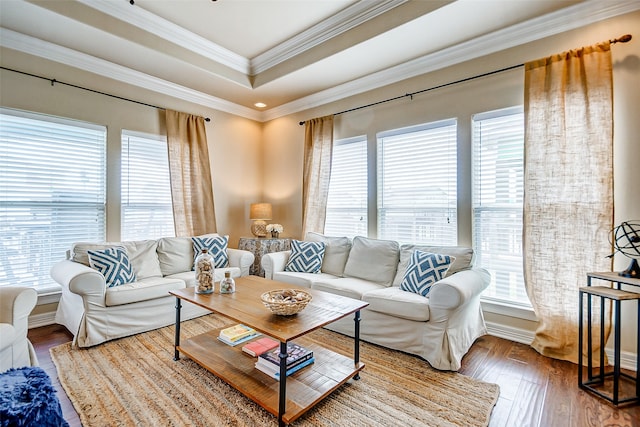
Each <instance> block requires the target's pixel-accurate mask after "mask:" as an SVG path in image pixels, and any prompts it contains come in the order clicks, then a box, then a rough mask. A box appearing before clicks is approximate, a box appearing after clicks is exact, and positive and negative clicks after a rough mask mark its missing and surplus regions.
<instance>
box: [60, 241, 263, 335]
mask: <svg viewBox="0 0 640 427" xmlns="http://www.w3.org/2000/svg"><path fill="white" fill-rule="evenodd" d="M211 236H217V234H210V235H206V236H202V237H211ZM113 246H121V247H124V248H125V249H126V252H127V254H128V256H129V259H130V261H131V266H132V267H133V270H134V272H135V273H136V281H135V282H133V283H127V284H123V285H119V286H115V287H108V286H107V283H106V281H105V277H104V275H103V274H102V273H100V272H98V271H97V270H94V269H93V268H91V267H90V266H89V259H88V256H87V251H88V250H98V249H104V248H107V247H113ZM227 255H228V257H229V266H228V267H225V268H216V269H215V281H216V282H219V281H220V280H221V279H223V278H224V273H225V272H226V271H230V272H231V277H239V276H247V275H248V274H249V267H250V266H251V264H253V260H254V255H253V254H252V253H251V252H248V251H243V250H239V249H231V248H228V249H227ZM193 262H194V250H193V243H192V241H191V238H190V237H164V238H161V239H158V240H144V241H136V242H118V243H113V242H109V243H99V244H96V243H76V244H74V245H73V248H72V249H71V251H70V253H69V255H68V259H66V260H63V261H60V262H58V263H56V264H55V265H54V266H53V267H52V269H51V277H52V278H53V279H54V280H55V281H56V282H58V283H59V284H60V285H61V286H62V295H61V297H60V302H59V304H58V310H57V312H56V318H55V321H56V323H59V324H61V325H64V326H66V328H67V329H68V330H69V331H70V332H71V333H73V335H74V340H73V341H74V344H76V345H77V346H79V347H90V346H94V345H96V344H100V343H102V342H105V341H108V340H112V339H115V338H120V337H124V336H128V335H133V334H137V333H140V332H146V331H150V330H152V329H157V328H160V327H163V326H167V325H170V324H172V323H174V322H175V297H173V296H172V295H170V294H169V291H171V290H175V289H181V288H185V287H193V286H195V272H194V271H192V268H193ZM207 313H210V312H209V311H207V310H205V309H203V308H201V307H198V306H196V305H194V304H183V305H182V311H181V319H182V320H188V319H193V318H194V317H198V316H202V315H204V314H207Z"/></svg>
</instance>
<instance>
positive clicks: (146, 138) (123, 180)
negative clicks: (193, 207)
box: [120, 129, 175, 241]
mask: <svg viewBox="0 0 640 427" xmlns="http://www.w3.org/2000/svg"><path fill="white" fill-rule="evenodd" d="M126 138H134V139H137V140H140V141H143V142H144V143H151V142H158V143H159V146H160V144H164V148H165V149H166V151H164V152H163V153H162V154H164V153H166V155H167V159H166V160H167V162H166V177H163V178H166V182H164V183H162V185H163V186H165V187H166V191H168V194H167V196H168V199H169V202H168V203H154V202H151V203H150V202H134V203H131V202H130V200H131V196H134V197H135V196H136V194H131V191H129V189H127V188H125V187H126V186H129V188H131V178H130V177H127V176H125V175H126V174H127V173H129V171H130V170H132V169H133V168H131V167H130V166H129V165H127V164H125V162H127V161H128V160H129V159H130V158H131V156H129V155H127V154H126V153H125V149H130V148H131V144H130V142H126V141H125V139H126ZM120 141H121V147H120V152H121V156H120V238H121V240H122V241H125V240H132V241H133V240H147V239H158V238H160V237H175V223H174V220H173V206H172V204H171V177H170V172H169V158H168V146H167V136H166V135H155V134H151V133H144V132H138V131H131V130H127V129H122V130H121V131H120ZM150 155H151V154H150ZM146 166H147V165H146V164H145V165H142V167H141V169H144V167H146ZM163 166H164V165H163ZM153 171H154V172H158V169H157V168H154V170H153ZM134 172H142V170H134ZM162 172H165V171H162ZM155 178H156V179H157V178H159V177H158V176H156V177H155ZM154 189H155V188H154ZM156 196H158V195H157V194H156ZM127 197H129V201H127V200H125V199H126V198H127ZM154 200H158V198H157V197H156V198H154ZM158 208H161V209H158ZM127 209H132V210H138V211H142V210H145V209H148V210H149V213H152V212H154V211H156V210H160V212H161V213H162V212H163V211H164V210H168V211H169V212H170V214H171V225H170V227H169V224H164V225H160V227H161V228H162V229H164V227H167V228H169V229H171V230H172V233H170V234H162V235H160V234H158V235H155V234H153V233H151V234H149V235H144V236H138V235H136V234H135V233H131V232H128V231H126V229H125V227H126V226H127V223H126V218H127V215H126V210H127ZM165 214H166V213H165ZM154 224H156V226H157V224H159V222H158V223H149V225H150V226H154Z"/></svg>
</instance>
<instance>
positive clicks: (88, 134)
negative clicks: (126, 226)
mask: <svg viewBox="0 0 640 427" xmlns="http://www.w3.org/2000/svg"><path fill="white" fill-rule="evenodd" d="M105 157H106V128H105V127H104V126H97V125H92V124H89V123H83V122H78V121H72V120H66V119H61V118H57V117H51V116H46V115H42V114H33V113H26V112H21V111H16V110H10V109H4V108H2V109H0V283H2V284H7V285H22V286H34V287H36V288H37V289H38V291H39V292H40V293H44V292H47V291H48V290H54V289H59V285H57V284H56V283H55V282H54V281H53V279H51V278H50V276H49V269H50V268H51V266H52V265H53V264H54V263H56V262H57V261H59V260H62V259H65V254H66V251H67V250H69V249H70V248H71V245H72V244H73V243H74V242H77V241H103V240H105V193H106V179H105V176H106V173H105V168H106V159H105Z"/></svg>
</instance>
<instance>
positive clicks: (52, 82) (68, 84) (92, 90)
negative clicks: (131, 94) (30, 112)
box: [0, 67, 211, 122]
mask: <svg viewBox="0 0 640 427" xmlns="http://www.w3.org/2000/svg"><path fill="white" fill-rule="evenodd" d="M0 68H1V69H3V70H7V71H13V72H14V73H18V74H24V75H25V76H30V77H36V78H38V79H42V80H47V81H49V82H51V86H53V85H55V84H56V83H59V84H61V85H65V86H71V87H75V88H76V89H82V90H86V91H88V92H93V93H97V94H100V95H105V96H109V97H111V98H116V99H120V100H122V101H128V102H133V103H134V104H140V105H144V106H146V107H151V108H157V109H158V110H166V108H164V107H159V106H157V105H153V104H147V103H146V102H142V101H136V100H135V99H130V98H125V97H123V96H118V95H113V94H111V93H106V92H101V91H99V90H95V89H89V88H88V87H83V86H78V85H75V84H73V83H67V82H62V81H60V80H56V79H50V78H48V77H44V76H39V75H37V74H31V73H27V72H25V71H20V70H14V69H13V68H7V67H0ZM204 121H205V122H210V121H211V119H210V118H209V117H205V118H204Z"/></svg>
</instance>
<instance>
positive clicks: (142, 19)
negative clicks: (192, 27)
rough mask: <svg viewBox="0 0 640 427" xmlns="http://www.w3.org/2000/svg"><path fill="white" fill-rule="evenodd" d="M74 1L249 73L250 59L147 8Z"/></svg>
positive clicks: (108, 0) (96, 0) (102, 0)
mask: <svg viewBox="0 0 640 427" xmlns="http://www.w3.org/2000/svg"><path fill="white" fill-rule="evenodd" d="M77 1H78V2H79V3H82V4H84V5H86V6H89V7H91V8H93V9H95V10H98V11H100V12H102V13H105V14H107V15H109V16H112V17H114V18H116V19H118V20H120V21H123V22H126V23H128V24H131V25H133V26H135V27H138V28H140V29H141V30H144V31H146V32H149V33H151V34H154V35H156V36H158V37H160V38H162V39H164V40H166V41H168V42H170V43H173V44H175V45H178V46H180V47H182V48H184V49H188V50H190V51H192V52H194V53H197V54H198V55H201V56H204V57H205V58H208V59H210V60H212V61H215V62H218V63H220V64H222V65H224V66H226V67H229V68H231V69H233V70H236V71H239V72H241V73H243V74H245V75H247V74H249V72H250V70H251V62H250V61H249V59H247V58H245V57H244V56H241V55H238V54H237V53H235V52H232V51H230V50H228V49H225V48H224V47H222V46H220V45H218V44H216V43H213V42H212V41H210V40H207V39H206V38H204V37H201V36H199V35H197V34H195V33H192V32H191V31H188V30H186V29H185V28H183V27H181V26H179V25H176V24H174V23H173V22H170V21H167V20H166V19H164V18H161V17H159V16H157V15H155V14H153V13H151V12H147V11H146V10H144V9H142V8H141V7H135V6H133V7H132V6H131V5H130V4H129V3H128V2H124V1H119V2H116V1H113V0H77Z"/></svg>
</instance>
